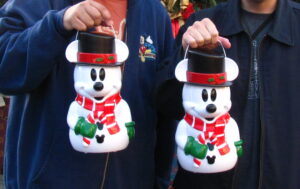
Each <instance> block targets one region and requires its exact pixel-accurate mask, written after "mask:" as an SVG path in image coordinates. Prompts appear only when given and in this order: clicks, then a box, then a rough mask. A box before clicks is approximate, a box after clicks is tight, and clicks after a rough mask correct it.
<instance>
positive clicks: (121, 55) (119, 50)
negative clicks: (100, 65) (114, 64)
mask: <svg viewBox="0 0 300 189" xmlns="http://www.w3.org/2000/svg"><path fill="white" fill-rule="evenodd" d="M115 47H116V54H117V59H118V60H117V61H118V62H124V61H125V60H126V59H127V58H128V55H129V50H128V47H127V45H126V44H125V43H124V42H123V41H121V40H119V39H116V38H115Z"/></svg>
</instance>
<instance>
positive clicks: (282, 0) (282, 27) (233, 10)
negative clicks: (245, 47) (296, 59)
mask: <svg viewBox="0 0 300 189" xmlns="http://www.w3.org/2000/svg"><path fill="white" fill-rule="evenodd" d="M240 11H241V0H229V2H228V4H227V7H226V8H225V10H224V13H225V14H224V15H225V16H223V19H222V23H227V24H219V26H220V31H222V32H220V34H221V35H222V36H230V35H234V34H237V33H239V32H242V31H244V29H243V26H242V24H241V20H240ZM293 22H296V21H295V18H294V15H293V10H292V7H291V5H290V4H289V2H288V1H287V0H278V4H277V8H276V10H275V12H274V18H273V20H272V26H271V28H270V30H269V32H268V35H269V36H270V37H272V38H273V39H275V40H277V41H279V42H281V43H284V44H287V45H290V46H293V45H294V42H293V37H294V36H293V31H294V30H293V29H294V27H293V25H292V23H293Z"/></svg>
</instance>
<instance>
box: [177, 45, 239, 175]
mask: <svg viewBox="0 0 300 189" xmlns="http://www.w3.org/2000/svg"><path fill="white" fill-rule="evenodd" d="M186 54H187V57H188V58H185V59H183V60H182V61H180V62H179V63H178V65H177V66H176V70H175V75H176V78H177V79H178V80H179V81H181V82H184V87H183V90H182V101H183V107H184V110H185V116H184V118H183V119H182V120H181V121H180V122H179V124H178V126H177V130H176V136H175V140H176V143H177V157H178V161H179V164H180V165H181V166H182V168H183V169H185V170H187V171H190V172H194V173H218V172H223V171H227V170H230V169H232V168H233V167H234V166H235V164H236V162H237V159H238V157H239V156H241V155H242V153H243V148H242V143H243V141H242V140H241V139H240V134H239V129H238V126H237V123H236V122H235V120H234V119H233V118H231V116H230V114H229V113H228V112H229V110H230V108H231V99H230V86H231V85H232V81H233V80H234V79H235V78H237V76H238V66H237V64H236V63H235V62H234V61H233V60H232V59H230V58H227V57H225V56H224V55H225V53H223V54H220V53H219V52H217V51H214V50H203V49H189V50H188V51H187V52H186Z"/></svg>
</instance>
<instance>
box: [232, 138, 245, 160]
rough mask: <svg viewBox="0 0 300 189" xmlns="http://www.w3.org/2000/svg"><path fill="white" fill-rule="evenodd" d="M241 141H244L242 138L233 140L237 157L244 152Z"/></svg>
mask: <svg viewBox="0 0 300 189" xmlns="http://www.w3.org/2000/svg"><path fill="white" fill-rule="evenodd" d="M243 143H244V141H243V140H239V141H236V142H234V145H235V147H236V153H237V155H238V157H241V156H242V155H243V153H244V150H243Z"/></svg>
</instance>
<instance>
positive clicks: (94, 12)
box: [63, 0, 113, 31]
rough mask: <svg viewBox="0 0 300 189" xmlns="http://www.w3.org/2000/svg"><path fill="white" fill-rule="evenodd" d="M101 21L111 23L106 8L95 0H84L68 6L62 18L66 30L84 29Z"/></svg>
mask: <svg viewBox="0 0 300 189" xmlns="http://www.w3.org/2000/svg"><path fill="white" fill-rule="evenodd" d="M102 22H104V23H105V24H106V25H108V26H110V25H112V24H113V21H112V19H111V14H110V12H109V11H108V9H107V8H106V7H105V6H103V5H101V4H100V3H98V2H96V1H95V0H85V1H82V2H80V3H78V4H75V5H73V6H71V7H70V8H68V9H67V10H66V12H65V15H64V18H63V24H64V27H65V29H66V30H73V29H74V30H79V31H86V30H87V29H89V28H91V27H94V26H98V25H100V24H101V23H102Z"/></svg>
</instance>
